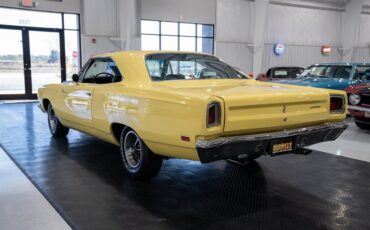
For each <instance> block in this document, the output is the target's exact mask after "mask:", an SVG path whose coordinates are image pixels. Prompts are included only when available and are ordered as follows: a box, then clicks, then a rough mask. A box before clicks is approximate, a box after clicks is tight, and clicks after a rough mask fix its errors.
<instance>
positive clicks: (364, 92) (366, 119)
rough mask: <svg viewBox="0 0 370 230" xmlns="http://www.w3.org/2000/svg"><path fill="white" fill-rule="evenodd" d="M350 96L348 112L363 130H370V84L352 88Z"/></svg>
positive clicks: (349, 90) (349, 88)
mask: <svg viewBox="0 0 370 230" xmlns="http://www.w3.org/2000/svg"><path fill="white" fill-rule="evenodd" d="M346 92H347V95H348V111H349V112H350V114H351V115H352V116H353V118H354V119H355V123H356V125H357V126H358V127H359V128H361V129H370V83H369V84H362V85H356V86H350V87H348V88H347V89H346Z"/></svg>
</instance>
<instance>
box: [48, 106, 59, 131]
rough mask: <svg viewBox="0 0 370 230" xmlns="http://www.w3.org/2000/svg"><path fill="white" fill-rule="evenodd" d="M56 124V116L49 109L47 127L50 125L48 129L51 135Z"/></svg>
mask: <svg viewBox="0 0 370 230" xmlns="http://www.w3.org/2000/svg"><path fill="white" fill-rule="evenodd" d="M57 122H58V117H57V115H56V114H55V112H54V110H53V109H50V110H49V125H50V129H51V131H52V132H53V133H54V132H55V131H56V128H57Z"/></svg>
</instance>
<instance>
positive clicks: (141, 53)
mask: <svg viewBox="0 0 370 230" xmlns="http://www.w3.org/2000/svg"><path fill="white" fill-rule="evenodd" d="M159 53H163V54H166V53H178V54H201V55H209V56H213V55H211V54H207V53H201V52H192V51H177V50H130V51H115V52H109V53H101V54H96V55H94V56H93V57H113V56H120V55H125V56H126V55H129V56H136V57H142V56H146V55H148V54H159Z"/></svg>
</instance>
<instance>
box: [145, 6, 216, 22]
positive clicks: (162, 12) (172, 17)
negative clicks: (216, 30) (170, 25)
mask: <svg viewBox="0 0 370 230" xmlns="http://www.w3.org/2000/svg"><path fill="white" fill-rule="evenodd" d="M215 12H216V0H141V17H142V19H153V20H163V21H175V22H194V23H196V22H197V23H208V24H215V22H216V15H215Z"/></svg>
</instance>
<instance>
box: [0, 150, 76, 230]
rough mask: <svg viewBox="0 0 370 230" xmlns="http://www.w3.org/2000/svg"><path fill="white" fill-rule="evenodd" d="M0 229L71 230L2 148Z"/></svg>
mask: <svg viewBox="0 0 370 230" xmlns="http://www.w3.org/2000/svg"><path fill="white" fill-rule="evenodd" d="M0 229H7V230H13V229H14V230H19V229H27V230H33V229H35V230H36V229H48V230H54V229H55V230H59V229H71V228H70V227H69V225H68V224H67V223H66V222H65V221H64V219H63V218H62V217H61V216H60V215H59V214H58V213H57V211H56V210H55V209H54V208H53V207H52V206H51V205H50V203H49V202H48V201H47V200H46V199H45V198H44V196H43V195H42V194H41V193H40V192H39V191H38V190H37V188H36V187H35V186H34V185H33V184H32V183H31V182H30V181H29V179H28V178H27V177H26V176H25V175H24V174H23V173H22V171H21V170H20V169H19V168H18V167H17V166H16V165H15V164H14V162H13V161H12V160H11V159H10V158H9V157H8V155H7V154H6V153H5V152H4V151H3V150H2V149H1V148H0Z"/></svg>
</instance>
